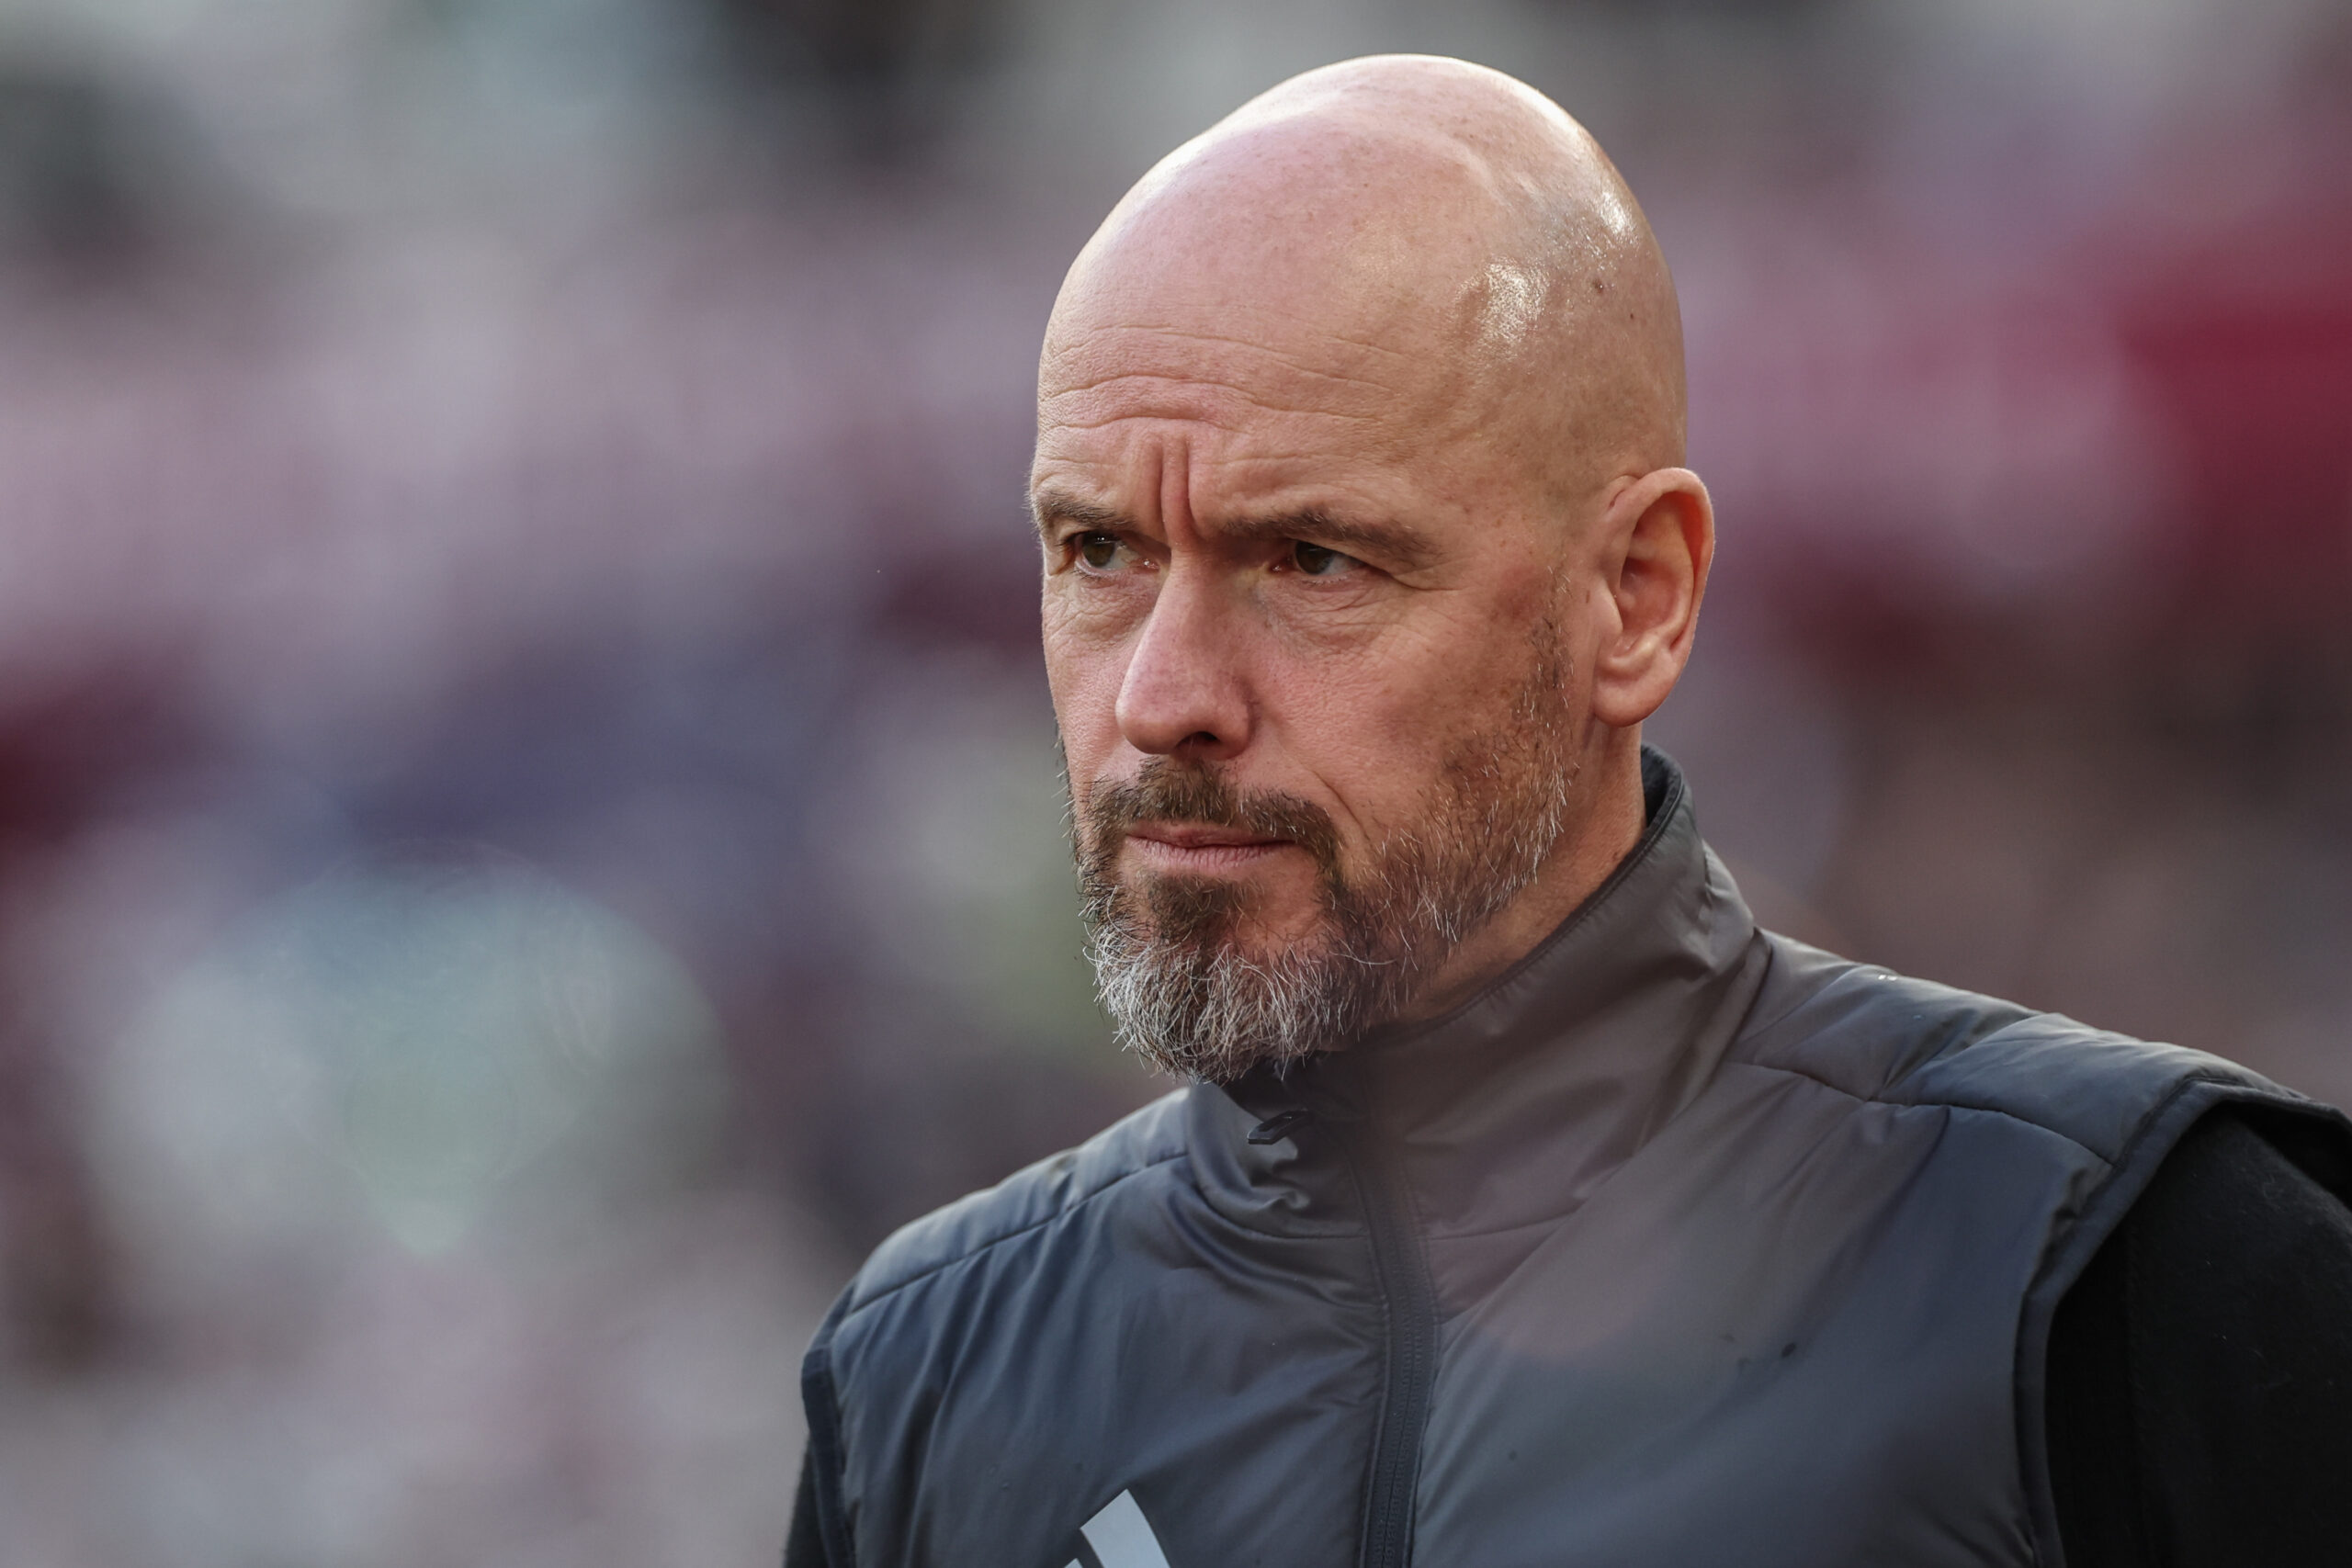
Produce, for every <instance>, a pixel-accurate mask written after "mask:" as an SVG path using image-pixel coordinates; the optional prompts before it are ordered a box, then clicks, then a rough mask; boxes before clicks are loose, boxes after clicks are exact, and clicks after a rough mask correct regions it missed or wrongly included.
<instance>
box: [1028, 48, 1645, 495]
mask: <svg viewBox="0 0 2352 1568" xmlns="http://www.w3.org/2000/svg"><path fill="white" fill-rule="evenodd" d="M1171 350H1174V351H1177V352H1180V353H1182V354H1184V355H1188V356H1189V357H1190V358H1192V359H1193V360H1194V361H1205V362H1206V363H1207V368H1208V369H1209V373H1210V375H1211V376H1212V377H1213V378H1230V380H1231V381H1232V382H1233V383H1234V384H1235V389H1236V390H1237V391H1238V392H1239V393H1240V394H1241V395H1242V396H1244V397H1255V396H1258V395H1260V394H1261V392H1262V393H1266V394H1270V395H1272V396H1273V397H1275V398H1276V399H1278V400H1283V401H1284V402H1286V403H1293V402H1295V403H1296V404H1299V405H1303V406H1311V407H1316V408H1319V409H1323V410H1324V411H1326V412H1329V413H1330V414H1331V415H1334V416H1336V417H1341V418H1353V419H1357V420H1359V421H1361V422H1363V425H1362V428H1363V434H1365V436H1366V437H1367V439H1369V440H1372V441H1375V442H1382V443H1387V444H1390V445H1392V446H1394V445H1397V444H1400V443H1401V444H1404V445H1405V446H1410V445H1412V444H1416V443H1418V444H1421V445H1424V446H1437V445H1442V444H1453V443H1460V442H1462V441H1464V440H1465V439H1471V438H1475V439H1476V441H1477V442H1478V443H1479V444H1480V445H1481V446H1487V447H1489V448H1492V449H1493V452H1492V455H1493V456H1495V457H1499V458H1501V459H1502V460H1503V461H1504V462H1505V463H1507V464H1509V465H1510V466H1511V467H1512V468H1515V469H1516V470H1517V471H1518V472H1519V473H1520V474H1521V476H1522V477H1523V478H1524V479H1526V480H1527V481H1528V482H1530V483H1531V484H1533V485H1535V486H1537V487H1539V488H1540V490H1541V491H1543V492H1544V493H1545V494H1546V495H1548V496H1550V497H1552V498H1554V499H1555V504H1556V503H1571V504H1572V503H1573V500H1574V498H1576V497H1578V496H1582V495H1586V494H1589V492H1590V491H1591V490H1592V489H1593V487H1595V486H1596V485H1599V484H1600V483H1604V482H1605V481H1606V480H1607V479H1609V478H1610V477H1611V476H1612V475H1615V474H1620V473H1636V474H1638V473H1642V472H1646V471H1648V470H1650V469H1654V468H1664V467H1667V466H1668V465H1672V464H1676V463H1679V462H1680V461H1681V458H1682V441H1683V423H1684V416H1683V385H1682V343H1681V329H1680V323H1679V314H1678V311H1677V309H1676V305H1675V299H1674V288H1673V283H1672V280H1671V279H1670V277H1669V276H1668V272H1667V268H1666V264H1665V260H1664V258H1663V257H1662V256H1661V255H1660V254H1659V252H1658V249H1657V243H1656V242H1655V241H1654V240H1653V239H1652V237H1651V235H1650V232H1649V228H1648V225H1647V223H1646V222H1645V220H1644V219H1643V217H1642V214H1641V209H1640V208H1639V207H1638V206H1637V205H1636V204H1635V202H1634V197H1633V195H1632V193H1631V192H1630V191H1629V190H1627V189H1626V187H1625V184H1624V181H1623V179H1622V178H1621V177H1620V176H1619V175H1618V173H1617V171H1616V169H1615V167H1614V166H1613V165H1611V163H1610V162H1609V160H1608V158H1607V156H1606V155H1605V154H1604V153H1603V152H1601V150H1600V146H1599V144H1598V143H1596V142H1595V141H1593V139H1592V138H1591V136H1590V135H1589V134H1588V133H1587V132H1586V131H1585V130H1584V129H1583V128H1582V127H1581V126H1579V125H1577V123H1576V121H1574V120H1573V119H1571V118H1569V117H1568V116H1567V115H1566V113H1565V112H1564V111H1563V110H1562V109H1561V108H1560V107H1558V106H1557V105H1555V104H1554V103H1553V102H1552V101H1551V100H1550V99H1548V98H1546V97H1544V96H1543V95H1542V94H1540V93H1538V92H1536V91H1535V90H1534V89H1532V88H1531V87H1529V86H1527V85H1524V84H1522V83H1520V82H1518V81H1515V80H1514V79H1512V78H1510V77H1509V76H1506V75H1503V74H1502V73H1499V72H1495V71H1490V70H1487V69H1486V68H1484V67H1481V66H1476V65H1471V64H1468V63H1465V62H1461V61H1453V60H1442V59H1435V58H1431V57H1427V56H1412V55H1391V56H1381V57H1375V58H1372V59H1366V60H1356V61H1349V62H1343V63H1341V64H1338V65H1332V66H1327V67H1325V68H1323V69H1321V70H1318V71H1312V72H1309V73H1306V74H1305V75H1302V76H1297V77H1294V78H1292V79H1291V80H1290V81H1288V82H1285V83H1283V84H1282V85H1279V86H1277V87H1275V88H1273V89H1272V90H1271V91H1269V92H1267V93H1265V94H1263V95H1261V96H1259V97H1257V98H1255V99H1253V100H1252V101H1250V103H1248V104H1246V105H1244V106H1243V107H1241V108H1239V109H1238V110H1237V111H1235V112H1234V113H1233V114H1232V115H1230V116H1228V117H1227V118H1226V119H1224V120H1223V121H1221V122H1220V123H1218V124H1217V125H1216V126H1215V127H1213V128H1212V129H1210V130H1208V131H1206V132H1205V133H1204V134H1203V135H1201V136H1199V137H1197V138H1195V139H1194V140H1193V141H1190V142H1187V143H1186V144H1185V145H1183V146H1182V147H1180V148H1178V149H1177V150H1176V151H1175V152H1172V153H1170V155H1169V156H1168V157H1166V158H1165V159H1163V160H1161V162H1160V163H1159V165H1158V166H1157V167H1155V168H1154V169H1152V170H1151V172H1150V173H1149V174H1148V175H1145V176H1144V178H1143V179H1142V180H1141V181H1139V182H1138V183H1137V184H1136V186H1135V188H1134V189H1133V190H1131V191H1129V192H1128V193H1127V195H1126V197H1125V199H1123V200H1122V201H1121V202H1120V203H1119V205H1118V206H1117V208H1116V209H1114V210H1113V212H1112V213H1111V215H1110V217H1109V218H1108V219H1106V220H1104V222H1103V226H1102V228H1101V229H1100V230H1099V231H1097V232H1096V233H1095V235H1094V237H1093V239H1092V240H1091V242H1090V243H1088V245H1087V246H1086V248H1085V250H1084V251H1083V252H1081V253H1080V256H1079V258H1078V260H1077V262H1076V263H1075V264H1074V265H1072V266H1071V268H1070V271H1069V277H1068V279H1067V280H1066V281H1065V283H1064V284H1063V287H1062V291H1061V295H1060V297H1059V299H1057V302H1056V305H1055V309H1054V314H1053V318H1052V321H1051V323H1050V324H1049V326H1048V328H1047V331H1046V344H1045V352H1044V355H1043V358H1042V361H1041V365H1040V389H1039V390H1040V398H1041V404H1040V416H1041V420H1044V421H1046V422H1051V421H1053V420H1055V419H1056V418H1057V417H1062V418H1074V419H1077V420H1080V421H1083V420H1085V419H1087V418H1089V417H1090V415H1091V413H1094V412H1100V411H1097V410H1094V409H1091V408H1090V406H1089V405H1090V404H1091V403H1093V402H1096V401H1099V400H1100V399H1099V397H1098V396H1097V395H1096V394H1098V393H1100V392H1101V391H1102V389H1104V388H1105V387H1106V386H1108V385H1110V384H1111V383H1113V382H1114V381H1116V380H1117V379H1118V378H1122V377H1125V376H1129V375H1138V374H1139V375H1147V376H1148V375H1152V374H1155V373H1157V362H1159V361H1160V360H1162V359H1164V358H1166V357H1168V356H1169V355H1170V351H1171ZM1390 455H1391V456H1394V457H1409V456H1411V455H1412V454H1411V453H1410V452H1408V451H1405V450H1398V451H1394V452H1392V453H1390Z"/></svg>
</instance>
